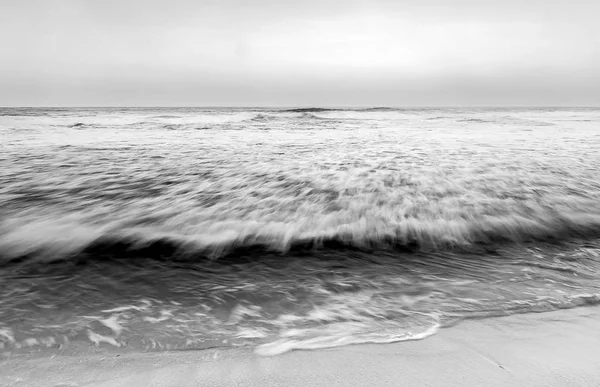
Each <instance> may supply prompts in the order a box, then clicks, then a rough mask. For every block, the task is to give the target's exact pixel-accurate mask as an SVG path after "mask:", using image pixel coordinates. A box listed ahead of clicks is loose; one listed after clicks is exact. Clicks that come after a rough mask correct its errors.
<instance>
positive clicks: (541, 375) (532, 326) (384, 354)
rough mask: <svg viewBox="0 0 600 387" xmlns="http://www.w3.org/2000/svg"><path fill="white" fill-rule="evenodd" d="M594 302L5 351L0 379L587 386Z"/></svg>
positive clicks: (593, 378)
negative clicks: (385, 325)
mask: <svg viewBox="0 0 600 387" xmlns="http://www.w3.org/2000/svg"><path fill="white" fill-rule="evenodd" d="M598 328H600V308H598V307H583V308H578V309H569V310H560V311H553V312H547V313H537V314H526V315H513V316H508V317H499V318H490V319H481V320H471V321H465V322H462V323H460V324H458V325H456V326H454V327H450V328H447V329H442V330H441V331H440V332H439V333H438V334H437V335H435V336H433V337H430V338H427V339H425V340H421V341H412V342H402V343H395V344H388V345H356V346H348V347H341V348H334V349H326V350H315V351H294V352H291V353H287V354H284V355H281V356H275V357H259V356H257V355H255V354H253V353H252V352H251V351H250V350H249V349H240V350H207V351H189V352H164V353H144V354H125V353H122V354H119V353H115V352H109V351H107V352H105V353H96V354H93V355H83V356H68V357H67V356H60V355H57V356H53V357H51V358H48V357H37V358H35V357H32V356H30V357H21V356H19V357H12V358H10V357H5V359H4V360H3V361H2V363H1V365H0V368H1V370H2V372H1V375H2V376H0V385H2V386H55V387H58V386H103V387H104V386H106V387H108V386H111V387H113V386H115V387H116V386H159V387H167V386H177V387H184V386H253V387H254V386H256V387H258V386H464V385H469V386H508V385H510V386H596V385H598V383H600V330H599V329H598Z"/></svg>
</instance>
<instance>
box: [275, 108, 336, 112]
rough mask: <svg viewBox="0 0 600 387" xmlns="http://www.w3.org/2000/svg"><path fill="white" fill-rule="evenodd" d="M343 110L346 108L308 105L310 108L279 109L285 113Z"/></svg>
mask: <svg viewBox="0 0 600 387" xmlns="http://www.w3.org/2000/svg"><path fill="white" fill-rule="evenodd" d="M345 110H347V109H329V108H317V107H310V108H295V109H286V110H280V111H282V112H286V113H323V112H339V111H345Z"/></svg>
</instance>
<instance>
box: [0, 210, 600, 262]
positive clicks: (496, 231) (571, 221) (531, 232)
mask: <svg viewBox="0 0 600 387" xmlns="http://www.w3.org/2000/svg"><path fill="white" fill-rule="evenodd" d="M2 226H3V227H0V230H2V231H1V234H0V261H2V262H10V261H16V262H23V261H32V262H33V261H57V260H66V259H72V258H73V257H122V258H123V257H124V258H135V257H139V258H157V259H198V258H208V259H216V258H226V257H235V256H245V255H252V254H254V253H257V252H272V253H278V254H289V253H295V252H306V251H311V250H312V251H314V250H321V249H327V250H360V251H373V250H388V251H389V250H394V251H398V250H400V251H404V252H414V251H418V250H426V251H457V250H458V251H461V250H466V251H473V250H476V251H481V250H482V249H483V250H488V249H490V248H492V249H493V248H494V246H498V245H500V244H505V243H526V242H562V241H568V240H572V239H573V238H592V237H594V238H595V237H599V236H600V214H584V213H579V214H576V213H572V214H568V213H563V214H554V215H553V216H546V217H533V216H532V217H529V218H527V217H524V216H523V215H522V214H513V215H505V216H500V215H497V216H483V217H480V218H479V219H464V218H462V217H457V218H454V219H430V220H421V219H417V218H407V219H405V220H404V221H400V222H393V221H389V220H388V221H382V220H377V219H367V218H360V219H356V220H355V221H354V222H351V223H342V222H340V223H339V224H338V225H337V226H331V225H330V224H329V225H327V224H324V223H323V224H318V223H315V224H313V225H311V226H310V227H302V225H301V224H294V223H282V222H270V223H267V222H243V221H242V220H239V221H238V223H237V224H231V223H229V227H227V228H224V227H220V228H219V229H214V231H212V230H210V227H206V230H205V231H202V230H197V231H196V232H195V233H189V232H188V233H179V232H173V231H168V232H167V231H165V230H161V229H160V228H159V227H123V226H121V227H117V226H115V225H112V226H111V225H105V226H91V225H86V224H84V223H78V222H74V221H71V222H60V221H49V220H42V221H38V222H31V221H28V222H21V225H16V224H14V222H13V224H6V223H5V224H4V225H2Z"/></svg>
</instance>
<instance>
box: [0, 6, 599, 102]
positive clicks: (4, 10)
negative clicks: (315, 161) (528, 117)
mask: <svg viewBox="0 0 600 387" xmlns="http://www.w3.org/2000/svg"><path fill="white" fill-rule="evenodd" d="M599 19H600V1H599V0H568V1H563V0H539V1H538V0H496V1H492V0H410V1H403V0H370V1H368V0H364V1H355V0H345V1H342V0H308V1H300V0H294V1H289V0H256V1H252V0H246V1H243V0H236V1H234V0H195V1H191V0H181V1H178V0H169V1H158V0H129V1H128V0H120V1H116V0H115V1H112V0H39V1H32V0H0V106H39V105H42V106H174V105H178V106H265V105H270V106H374V105H377V106H382V105H385V106H434V105H438V106H439V105H446V106H448V105H454V106H456V105H537V106H539V105H552V106H557V105H563V106H565V105H570V106H573V105H587V106H600V22H599V21H598V20H599Z"/></svg>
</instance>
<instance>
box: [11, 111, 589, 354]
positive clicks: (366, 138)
mask: <svg viewBox="0 0 600 387" xmlns="http://www.w3.org/2000/svg"><path fill="white" fill-rule="evenodd" d="M599 122H600V110H595V109H518V110H515V109H417V110H406V109H362V110H321V109H303V110H302V109H301V110H294V109H292V110H283V109H279V110H268V109H46V110H44V109H0V136H2V142H1V143H0V206H1V207H0V260H1V262H2V267H0V278H1V282H0V343H1V344H0V345H1V346H2V347H3V348H4V350H10V351H14V350H31V348H40V347H57V346H61V348H63V350H64V348H68V347H69V345H72V343H73V342H78V343H90V344H94V343H96V344H98V345H102V346H106V345H108V346H115V347H116V346H118V347H120V348H131V349H134V350H147V349H150V350H160V349H173V348H178V349H182V348H206V347H211V346H223V345H226V346H228V345H252V346H256V348H257V352H259V353H262V354H278V353H281V352H285V351H287V350H290V349H295V348H319V347H327V346H335V345H344V344H350V343H358V342H390V341H398V340H410V339H416V338H422V337H425V336H427V335H429V334H434V333H435V332H436V331H437V329H438V328H440V327H444V326H447V325H450V324H453V323H456V322H458V321H460V320H461V319H464V318H477V317H486V316H491V315H503V314H511V313H525V312H537V311H544V310H551V309H557V308H567V307H574V306H578V305H583V304H593V303H596V302H597V300H598V297H599V296H600V291H599V289H598V285H597V283H598V274H597V273H598V270H597V268H598V265H599V264H600V242H599V239H598V237H600V170H599V169H598V165H600V156H599V155H598V153H599V152H598V151H597V150H598V149H600V131H599V130H598V123H599Z"/></svg>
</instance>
